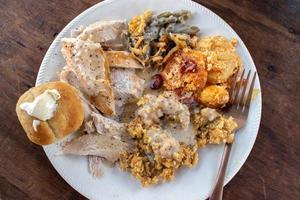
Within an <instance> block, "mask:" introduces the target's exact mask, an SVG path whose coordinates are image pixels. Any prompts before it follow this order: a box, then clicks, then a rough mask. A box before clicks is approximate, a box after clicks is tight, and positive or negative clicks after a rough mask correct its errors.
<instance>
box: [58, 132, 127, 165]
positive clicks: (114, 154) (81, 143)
mask: <svg viewBox="0 0 300 200" xmlns="http://www.w3.org/2000/svg"><path fill="white" fill-rule="evenodd" d="M128 150H130V146H129V144H127V143H125V142H123V141H121V140H118V139H114V138H112V137H109V136H106V135H102V134H86V135H82V136H80V137H78V138H75V139H73V140H71V141H69V142H67V143H66V144H65V145H64V146H63V148H62V152H63V153H64V154H75V155H81V156H90V155H92V156H99V157H103V158H105V159H106V160H107V161H109V162H110V163H115V162H116V161H117V160H118V159H119V157H120V154H121V153H123V152H125V151H128Z"/></svg>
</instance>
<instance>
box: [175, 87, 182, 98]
mask: <svg viewBox="0 0 300 200" xmlns="http://www.w3.org/2000/svg"><path fill="white" fill-rule="evenodd" d="M174 92H175V93H176V94H177V96H179V97H180V96H182V92H183V88H176V89H175V90H174Z"/></svg>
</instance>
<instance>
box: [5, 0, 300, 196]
mask: <svg viewBox="0 0 300 200" xmlns="http://www.w3.org/2000/svg"><path fill="white" fill-rule="evenodd" d="M97 2H98V0H49V1H46V0H44V1H43V0H0V28H1V30H0V89H1V90H0V111H1V112H0V133H1V134H0V199H72V200H73V199H84V197H83V196H81V195H80V194H79V193H77V192H76V191H75V190H74V189H72V188H71V187H70V186H69V185H68V184H67V183H66V182H65V181H64V180H63V179H62V178H61V177H60V176H59V175H58V173H57V172H56V171H55V170H54V168H53V167H52V165H51V164H50V162H49V161H48V159H47V157H46V155H45V153H44V151H43V150H42V148H41V147H39V146H36V145H34V144H32V143H30V142H29V141H28V140H27V138H26V136H25V134H24V132H23V130H22V128H21V127H20V125H19V123H18V121H17V118H16V114H15V111H14V110H15V103H16V101H17V99H18V97H19V96H20V95H21V94H22V93H23V92H24V91H25V90H27V89H28V88H30V87H32V86H34V83H35V79H36V75H37V72H38V69H39V66H40V63H41V61H42V59H43V56H44V55H45V53H46V51H47V49H48V47H49V45H50V44H51V42H52V41H53V39H54V38H55V36H56V35H57V34H58V32H59V31H60V30H62V28H63V27H64V26H65V25H66V24H67V23H68V22H69V21H70V20H72V19H73V18H74V17H75V16H77V15H78V14H80V13H81V12H82V11H84V10H85V9H87V8H88V7H90V6H92V5H94V4H95V3H97ZM198 2H199V3H201V4H202V5H204V6H206V7H208V8H209V9H211V10H212V11H214V12H215V13H217V14H218V15H220V16H221V17H222V18H223V19H225V20H226V21H227V22H228V23H229V24H230V25H231V26H232V27H233V28H234V29H235V30H236V31H237V33H238V34H239V35H240V36H241V38H242V39H243V41H244V42H245V44H246V45H247V47H248V49H249V51H250V53H251V54H252V56H253V59H254V61H255V63H256V66H257V69H258V73H259V76H260V80H261V84H262V92H263V116H262V121H261V126H260V131H259V134H258V138H257V141H256V143H255V146H254V148H253V150H252V152H251V154H250V157H249V158H248V160H247V162H246V163H245V165H244V166H243V167H242V169H241V170H240V172H239V173H238V174H237V175H236V176H235V178H234V179H233V180H232V181H231V182H230V183H229V184H228V185H227V186H226V189H225V197H224V199H225V200H229V199H244V200H248V199H249V200H252V199H256V200H260V199H264V200H265V199H270V200H273V199H289V200H298V199H300V78H299V77H300V37H299V33H300V1H299V0H277V1H276V0H259V1H258V0H210V1H208V0H207V1H205V0H198Z"/></svg>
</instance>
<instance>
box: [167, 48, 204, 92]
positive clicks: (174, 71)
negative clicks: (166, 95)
mask: <svg viewBox="0 0 300 200" xmlns="http://www.w3.org/2000/svg"><path fill="white" fill-rule="evenodd" d="M185 63H186V66H188V65H196V70H195V72H191V71H189V70H188V69H187V70H182V67H183V65H185ZM162 76H163V78H164V86H165V87H166V88H167V89H168V90H175V89H178V88H183V90H184V91H192V92H193V91H196V90H201V89H202V88H204V86H205V84H206V81H207V71H206V69H205V57H204V56H203V55H202V54H201V52H199V51H195V50H191V49H188V48H185V49H183V50H178V51H177V52H175V53H174V54H173V56H172V57H171V58H170V59H169V60H168V61H167V63H166V65H165V68H164V70H163V72H162Z"/></svg>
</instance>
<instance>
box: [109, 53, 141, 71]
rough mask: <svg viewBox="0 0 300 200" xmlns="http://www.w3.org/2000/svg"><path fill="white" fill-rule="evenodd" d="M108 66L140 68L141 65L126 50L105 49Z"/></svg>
mask: <svg viewBox="0 0 300 200" xmlns="http://www.w3.org/2000/svg"><path fill="white" fill-rule="evenodd" d="M105 54H106V58H107V60H108V63H109V66H111V67H120V68H131V69H142V68H143V66H142V65H141V64H140V63H139V62H138V61H137V60H135V59H134V58H133V56H132V54H130V53H128V52H127V51H106V52H105Z"/></svg>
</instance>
